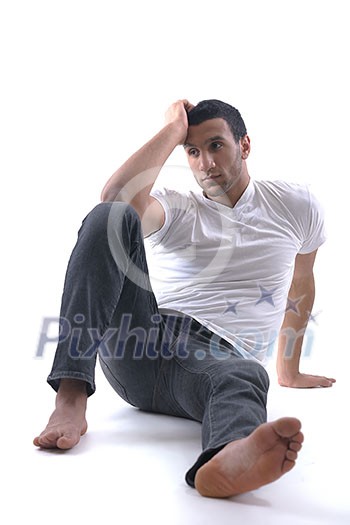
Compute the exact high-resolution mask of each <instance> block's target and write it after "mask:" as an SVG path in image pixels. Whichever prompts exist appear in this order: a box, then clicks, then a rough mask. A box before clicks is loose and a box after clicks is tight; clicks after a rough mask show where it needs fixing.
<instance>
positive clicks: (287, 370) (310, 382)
mask: <svg viewBox="0 0 350 525" xmlns="http://www.w3.org/2000/svg"><path fill="white" fill-rule="evenodd" d="M316 252H317V250H315V251H314V252H312V253H308V254H305V255H297V257H296V259H295V268H294V275H293V280H292V284H291V287H290V291H289V295H288V299H289V301H291V304H294V305H296V307H295V308H287V311H286V314H285V317H284V321H283V324H282V327H281V331H280V336H279V341H278V356H277V374H278V381H279V384H280V385H281V386H288V387H294V388H313V387H320V386H323V387H330V386H332V385H333V383H334V382H335V379H332V378H329V377H323V376H315V375H309V374H302V373H301V372H300V371H299V363H300V356H301V350H302V344H303V338H304V333H305V330H306V327H307V324H308V321H309V317H310V313H311V311H312V307H313V303H314V298H315V280H314V273H313V266H314V262H315V257H316Z"/></svg>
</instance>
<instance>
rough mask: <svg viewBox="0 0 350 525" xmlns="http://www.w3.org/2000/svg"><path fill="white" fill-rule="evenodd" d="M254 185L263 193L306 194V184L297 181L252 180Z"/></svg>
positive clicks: (307, 191)
mask: <svg viewBox="0 0 350 525" xmlns="http://www.w3.org/2000/svg"><path fill="white" fill-rule="evenodd" d="M254 184H255V186H256V187H257V188H258V189H260V190H261V191H264V192H265V193H271V194H276V195H282V194H285V195H287V194H289V195H292V196H293V195H298V194H299V195H300V194H301V193H302V194H308V193H309V190H308V185H307V184H300V183H297V182H289V181H285V180H254Z"/></svg>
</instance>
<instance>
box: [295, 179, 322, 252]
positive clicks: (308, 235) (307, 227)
mask: <svg viewBox="0 0 350 525" xmlns="http://www.w3.org/2000/svg"><path fill="white" fill-rule="evenodd" d="M307 191H308V201H309V202H308V211H307V213H306V214H305V219H304V221H303V239H302V246H301V249H300V250H299V253H300V254H307V253H311V252H313V251H315V250H317V248H319V247H320V246H321V244H323V243H324V242H325V240H326V232H325V224H324V211H323V208H322V206H321V204H320V202H319V201H318V199H317V198H316V197H315V196H314V195H313V194H312V193H311V192H310V190H309V189H307Z"/></svg>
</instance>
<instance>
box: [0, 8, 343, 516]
mask: <svg viewBox="0 0 350 525" xmlns="http://www.w3.org/2000/svg"><path fill="white" fill-rule="evenodd" d="M347 8H348V2H347V1H346V0H331V1H325V0H319V1H316V0H315V1H313V0H302V1H301V0H293V1H281V0H280V1H278V0H266V1H258V0H254V1H253V0H250V1H247V2H243V1H239V2H238V1H223V0H216V1H215V2H210V1H207V0H198V1H197V0H187V1H183V0H177V1H175V0H174V1H169V2H162V3H160V2H155V1H153V0H150V1H147V2H142V1H135V0H128V1H127V2H117V1H114V2H113V1H106V0H99V1H89V0H87V1H78V0H70V1H67V0H61V1H60V2H58V1H50V0H46V1H38V0H32V1H28V2H25V1H23V0H12V1H2V2H1V4H0V53H1V58H0V60H1V61H0V68H1V71H0V73H1V82H0V90H1V99H0V104H1V114H0V148H1V154H0V173H1V207H0V213H1V236H2V250H1V292H2V293H1V299H2V300H1V334H2V343H3V344H2V370H3V373H2V381H1V405H2V411H1V413H2V417H3V422H2V429H3V430H2V438H1V439H2V440H4V445H3V447H4V448H3V449H4V450H5V447H6V450H7V451H8V457H7V458H5V461H6V462H5V466H6V469H7V470H6V469H5V472H6V475H5V478H6V476H9V477H11V476H14V480H15V481H16V479H17V475H19V473H20V472H21V470H16V469H14V466H13V465H14V464H13V463H12V459H11V458H12V456H11V454H12V453H13V451H14V448H15V449H16V450H17V451H18V450H21V449H22V448H24V449H25V450H26V453H28V454H29V455H30V454H31V449H29V448H28V443H29V437H30V439H31V437H32V436H34V435H35V434H36V433H37V432H39V431H40V430H41V428H38V426H39V425H40V426H42V425H43V423H44V420H45V419H46V415H47V410H48V406H49V403H50V407H51V404H52V401H53V397H50V396H52V393H51V391H50V389H49V387H47V386H46V385H45V377H46V374H47V372H48V371H49V368H50V365H51V361H52V357H53V351H54V346H53V345H48V346H47V347H46V351H45V354H44V358H43V359H41V360H38V359H35V354H36V348H37V342H38V338H39V335H40V330H41V326H42V322H43V319H44V318H45V317H55V316H58V311H59V310H58V309H59V300H60V295H61V291H62V283H63V278H64V272H65V268H66V263H67V258H68V256H69V254H70V251H71V249H72V247H73V244H74V242H75V239H76V231H77V229H78V227H79V225H80V222H81V220H82V218H83V217H84V216H85V215H86V214H87V213H88V211H89V210H90V209H91V208H92V207H93V206H94V205H95V204H97V203H98V202H99V197H100V192H101V189H102V187H103V185H104V183H105V182H106V180H107V178H109V176H110V175H111V174H112V173H113V171H114V170H115V169H116V168H117V167H118V166H119V165H120V164H121V163H122V162H123V161H124V160H125V159H126V158H127V157H128V156H129V155H130V154H131V153H133V152H134V151H135V150H136V149H137V148H138V147H139V146H141V145H142V144H143V143H144V142H145V141H146V140H148V139H149V138H150V137H151V136H152V135H153V134H155V133H156V132H157V131H158V130H159V129H160V127H161V126H162V124H163V116H164V112H165V110H166V109H167V107H168V106H169V105H170V104H171V103H172V102H173V101H174V100H177V99H179V98H188V99H189V100H190V101H191V102H192V103H196V102H198V101H199V100H202V99H205V98H219V99H222V100H224V101H227V102H229V103H231V104H232V105H234V106H236V107H237V108H238V109H239V110H240V111H241V113H242V116H243V118H244V120H245V122H246V125H247V128H248V133H249V135H250V137H251V142H252V153H251V156H250V158H249V161H248V167H249V171H250V174H251V176H252V177H253V178H257V179H276V178H277V179H278V178H280V179H285V180H291V181H292V180H293V181H297V182H306V183H309V184H310V185H311V188H312V189H313V191H314V192H315V193H316V195H317V196H318V198H319V199H320V200H321V202H322V204H323V206H324V208H325V211H326V219H327V230H328V241H327V243H326V244H325V245H324V246H323V247H322V248H321V249H320V252H319V257H318V262H317V266H316V276H317V284H318V287H317V290H318V291H317V299H316V305H315V312H314V313H315V314H317V324H315V323H314V325H313V329H314V331H315V333H316V342H315V345H314V348H313V353H312V356H311V359H309V360H308V361H307V362H305V368H306V369H308V368H310V371H311V372H315V373H316V372H319V373H324V374H329V375H336V376H337V378H338V384H337V386H336V387H334V388H338V389H339V390H338V391H340V392H341V388H342V385H343V388H344V392H345V393H347V391H346V390H345V387H346V383H347V376H348V365H349V335H348V326H349V323H348V316H347V306H348V302H349V282H348V277H347V275H348V264H347V259H346V252H345V250H346V248H347V243H348V239H349V233H348V228H349V220H348V209H349V201H348V191H349V184H348V179H349V175H350V171H349V155H348V147H349V126H348V123H349V119H350V105H349V92H350V85H349V84H350V83H349V75H348V62H349V49H350V41H349V40H350V39H349V27H348V16H347ZM169 163H170V164H173V165H183V166H185V165H186V159H185V157H184V154H183V152H182V151H181V150H180V149H179V151H176V152H175V153H174V155H173V156H172V157H171V158H170V159H169ZM172 173H173V172H172ZM179 177H180V174H179ZM172 182H173V181H171V180H168V181H167V183H168V184H169V185H171V184H172ZM175 183H176V184H180V185H182V184H183V185H186V184H187V183H188V182H187V180H186V177H185V176H183V180H182V179H179V180H176V181H174V184H175ZM311 368H312V370H311ZM38 384H40V386H38ZM347 395H348V393H347ZM110 399H112V398H110ZM338 400H342V397H341V396H339V398H338ZM94 402H95V401H94ZM343 402H344V400H343ZM345 407H346V404H345V402H344V405H342V404H341V402H337V404H336V405H335V406H333V405H332V406H331V412H332V415H333V425H334V424H336V425H337V424H339V432H341V429H342V428H343V426H342V425H343V424H344V422H343V418H342V415H343V414H344V411H345V410H346V408H345ZM50 409H51V408H50ZM315 410H316V409H315ZM317 411H319V413H320V414H322V417H324V418H325V419H324V423H325V427H322V428H327V417H329V414H326V413H322V410H321V407H320V406H318V409H317ZM4 429H5V430H4ZM331 434H332V436H333V434H334V436H335V435H337V434H336V428H335V427H333V428H332V433H331ZM6 454H7V452H6ZM347 456H348V454H347ZM25 457H26V456H25V454H24V455H23V459H21V467H20V468H21V469H25V468H26V459H25ZM30 465H31V466H30V468H31V469H33V465H34V463H30ZM18 468H19V467H18ZM14 473H15V474H14ZM332 475H334V473H333V474H332ZM6 479H7V478H6ZM28 479H31V480H32V482H33V486H36V485H37V484H39V485H40V484H42V483H44V484H45V483H47V481H46V480H42V479H41V480H39V479H36V477H35V472H33V476H32V477H29V478H28ZM15 481H14V483H15ZM15 485H16V483H15ZM11 487H12V486H11ZM12 488H13V487H12ZM55 490H56V491H57V488H55ZM10 492H11V491H9V493H10ZM12 495H13V492H12ZM184 497H186V496H184ZM33 498H34V493H33ZM33 498H32V499H30V501H31V502H32V505H33ZM16 501H17V500H16ZM38 508H41V507H40V505H39V504H38ZM43 508H45V506H44V507H43ZM33 509H34V507H33V506H31V507H30V510H29V515H30V516H31V514H32V513H33ZM20 510H21V511H23V512H24V513H25V512H26V510H25V509H24V508H23V509H20V508H18V509H17V511H20ZM45 512H46V511H45ZM43 516H44V514H43V513H42V514H40V516H39V521H37V522H38V523H43V522H44V521H40V520H41V519H44V518H43ZM333 518H334V516H333ZM333 518H332V520H333V521H332V523H336V521H334V519H333ZM68 523H69V521H68ZM266 523H267V522H266ZM305 523H306V522H305ZM310 523H311V522H310Z"/></svg>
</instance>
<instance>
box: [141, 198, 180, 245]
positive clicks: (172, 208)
mask: <svg viewBox="0 0 350 525" xmlns="http://www.w3.org/2000/svg"><path fill="white" fill-rule="evenodd" d="M151 195H152V197H154V198H155V199H157V201H158V202H159V203H160V204H161V205H162V206H163V209H164V213H165V221H164V224H163V226H162V227H161V228H160V229H159V230H158V231H156V232H154V233H152V234H151V235H149V236H148V237H147V241H148V243H149V244H150V246H152V247H154V246H156V245H157V244H159V243H160V242H162V241H163V239H165V238H166V237H167V235H168V234H169V229H170V227H171V225H172V224H174V222H175V221H179V220H181V218H182V217H183V215H184V214H186V212H187V210H188V207H189V202H188V198H187V197H186V195H185V194H182V193H179V192H177V191H176V190H169V189H166V188H160V189H155V190H153V191H152V193H151Z"/></svg>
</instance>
